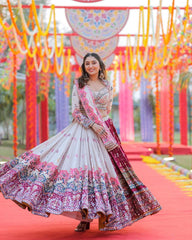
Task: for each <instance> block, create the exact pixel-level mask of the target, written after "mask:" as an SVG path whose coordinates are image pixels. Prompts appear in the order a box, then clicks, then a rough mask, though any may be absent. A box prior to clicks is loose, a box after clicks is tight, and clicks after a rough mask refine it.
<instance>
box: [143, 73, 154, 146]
mask: <svg viewBox="0 0 192 240" xmlns="http://www.w3.org/2000/svg"><path fill="white" fill-rule="evenodd" d="M147 86H148V80H147V79H145V78H144V77H143V76H142V77H141V90H140V94H141V100H140V121H141V123H140V125H141V140H142V141H144V142H152V141H153V110H152V105H151V103H150V101H149V88H147Z"/></svg>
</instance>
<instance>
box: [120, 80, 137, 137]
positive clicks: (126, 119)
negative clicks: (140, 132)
mask: <svg viewBox="0 0 192 240" xmlns="http://www.w3.org/2000/svg"><path fill="white" fill-rule="evenodd" d="M119 82H120V84H119V85H120V89H119V122H120V136H121V141H134V119H133V97H132V90H131V84H130V83H128V82H127V81H126V82H125V83H122V81H121V80H120V81H119Z"/></svg>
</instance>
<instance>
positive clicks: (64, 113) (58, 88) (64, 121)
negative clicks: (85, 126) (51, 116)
mask: <svg viewBox="0 0 192 240" xmlns="http://www.w3.org/2000/svg"><path fill="white" fill-rule="evenodd" d="M65 91H66V90H65V77H64V79H63V80H62V81H61V80H60V79H59V78H58V77H57V76H55V96H56V128H57V132H60V131H61V130H62V129H63V128H65V127H66V126H67V125H68V124H69V98H68V97H67V96H66V94H65Z"/></svg>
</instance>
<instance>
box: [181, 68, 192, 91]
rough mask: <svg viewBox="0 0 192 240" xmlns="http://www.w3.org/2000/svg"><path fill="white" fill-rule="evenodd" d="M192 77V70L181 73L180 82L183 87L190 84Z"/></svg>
mask: <svg viewBox="0 0 192 240" xmlns="http://www.w3.org/2000/svg"><path fill="white" fill-rule="evenodd" d="M191 78H192V72H181V73H180V75H179V84H180V87H181V88H185V87H187V86H188V85H189V83H190V80H191Z"/></svg>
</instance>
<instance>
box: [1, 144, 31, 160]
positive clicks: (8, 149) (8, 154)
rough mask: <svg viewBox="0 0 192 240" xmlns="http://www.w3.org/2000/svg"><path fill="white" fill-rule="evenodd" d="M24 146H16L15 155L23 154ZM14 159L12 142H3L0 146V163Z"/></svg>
mask: <svg viewBox="0 0 192 240" xmlns="http://www.w3.org/2000/svg"><path fill="white" fill-rule="evenodd" d="M25 151H26V150H25V145H21V144H20V145H18V150H17V155H20V154H21V153H23V152H25ZM12 158H14V152H13V141H12V140H5V141H4V140H3V141H2V144H1V145H0V161H7V160H9V159H12Z"/></svg>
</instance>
